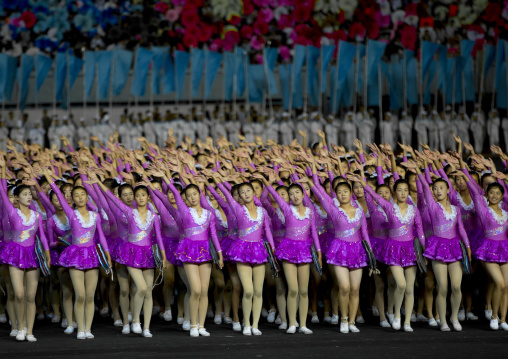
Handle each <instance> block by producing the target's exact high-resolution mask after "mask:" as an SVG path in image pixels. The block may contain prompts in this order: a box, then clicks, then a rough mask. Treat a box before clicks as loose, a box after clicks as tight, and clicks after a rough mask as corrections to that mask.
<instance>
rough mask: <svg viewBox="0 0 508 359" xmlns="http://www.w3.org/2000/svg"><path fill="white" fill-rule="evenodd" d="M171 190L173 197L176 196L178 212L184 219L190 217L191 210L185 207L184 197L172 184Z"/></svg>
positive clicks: (170, 185)
mask: <svg viewBox="0 0 508 359" xmlns="http://www.w3.org/2000/svg"><path fill="white" fill-rule="evenodd" d="M169 190H170V191H171V193H173V196H175V201H176V206H177V207H178V211H179V212H180V214H181V216H182V219H183V218H185V217H188V216H190V212H189V208H188V207H187V206H186V205H185V202H184V201H183V199H182V196H181V195H180V193H179V192H178V190H177V189H176V188H175V186H174V185H173V184H172V183H170V184H169ZM216 236H217V234H216Z"/></svg>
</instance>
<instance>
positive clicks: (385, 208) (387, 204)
mask: <svg viewBox="0 0 508 359" xmlns="http://www.w3.org/2000/svg"><path fill="white" fill-rule="evenodd" d="M364 190H365V191H367V192H368V193H369V195H371V196H372V198H373V199H374V200H375V201H376V203H377V204H379V205H380V206H381V208H382V209H383V211H385V213H386V214H388V213H389V212H390V210H391V209H392V208H393V206H392V204H391V203H390V202H388V201H387V200H385V199H384V198H383V197H381V196H380V195H378V194H377V193H376V191H374V190H373V189H372V188H370V186H367V187H365V188H364Z"/></svg>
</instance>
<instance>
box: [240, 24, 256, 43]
mask: <svg viewBox="0 0 508 359" xmlns="http://www.w3.org/2000/svg"><path fill="white" fill-rule="evenodd" d="M253 33H254V32H253V31H252V27H251V26H249V25H245V26H243V27H242V29H241V30H240V34H241V35H242V37H243V38H244V39H248V40H250V38H251V37H252V35H253Z"/></svg>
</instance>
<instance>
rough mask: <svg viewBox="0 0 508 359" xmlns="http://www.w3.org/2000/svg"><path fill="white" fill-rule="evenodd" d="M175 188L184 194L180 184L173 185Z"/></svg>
mask: <svg viewBox="0 0 508 359" xmlns="http://www.w3.org/2000/svg"><path fill="white" fill-rule="evenodd" d="M173 186H174V187H175V188H176V190H177V191H178V192H182V185H181V184H180V183H173ZM168 191H170V190H168Z"/></svg>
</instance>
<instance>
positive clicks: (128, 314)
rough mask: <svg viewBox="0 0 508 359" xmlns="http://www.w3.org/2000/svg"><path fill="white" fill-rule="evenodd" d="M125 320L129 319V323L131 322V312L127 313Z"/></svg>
mask: <svg viewBox="0 0 508 359" xmlns="http://www.w3.org/2000/svg"><path fill="white" fill-rule="evenodd" d="M127 320H128V321H129V323H132V313H131V312H129V313H127Z"/></svg>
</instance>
